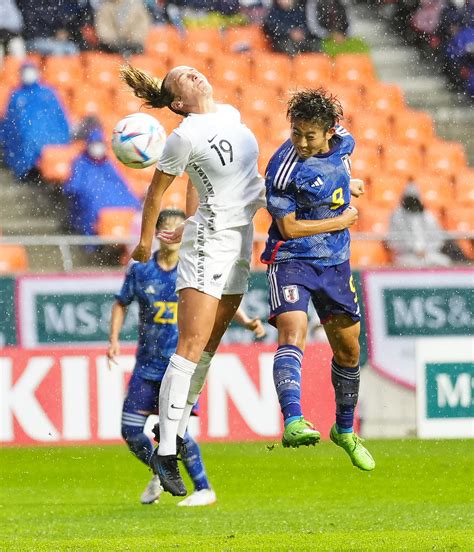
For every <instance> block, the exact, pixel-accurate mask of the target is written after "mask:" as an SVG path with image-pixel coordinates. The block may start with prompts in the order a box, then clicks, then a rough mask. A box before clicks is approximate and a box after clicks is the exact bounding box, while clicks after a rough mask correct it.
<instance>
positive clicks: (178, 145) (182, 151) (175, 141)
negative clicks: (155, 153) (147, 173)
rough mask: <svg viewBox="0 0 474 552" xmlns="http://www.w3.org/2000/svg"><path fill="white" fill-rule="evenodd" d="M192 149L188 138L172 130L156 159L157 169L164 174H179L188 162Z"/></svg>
mask: <svg viewBox="0 0 474 552" xmlns="http://www.w3.org/2000/svg"><path fill="white" fill-rule="evenodd" d="M192 149H193V146H192V143H191V140H190V139H189V138H187V137H186V136H183V135H182V134H178V133H177V132H176V131H174V132H172V133H171V134H170V135H169V136H168V138H167V140H166V144H165V149H164V150H163V153H162V154H161V157H160V159H159V161H158V164H157V167H158V169H159V170H160V171H163V172H164V173H166V174H174V175H175V176H181V175H182V174H183V173H184V171H185V169H186V167H187V165H188V163H189V158H190V156H191V152H192Z"/></svg>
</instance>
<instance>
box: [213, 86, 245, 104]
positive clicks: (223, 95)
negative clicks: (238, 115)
mask: <svg viewBox="0 0 474 552" xmlns="http://www.w3.org/2000/svg"><path fill="white" fill-rule="evenodd" d="M212 90H213V95H214V99H215V100H216V101H217V102H219V103H230V104H232V105H234V106H237V105H239V102H240V97H239V90H238V88H237V86H235V85H233V84H230V85H227V84H226V83H225V82H224V83H222V82H221V83H219V84H213V85H212Z"/></svg>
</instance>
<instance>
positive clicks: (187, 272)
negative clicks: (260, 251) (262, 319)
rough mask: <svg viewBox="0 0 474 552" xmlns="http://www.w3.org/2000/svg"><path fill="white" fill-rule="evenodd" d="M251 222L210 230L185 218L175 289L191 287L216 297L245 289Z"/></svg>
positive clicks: (250, 251)
mask: <svg viewBox="0 0 474 552" xmlns="http://www.w3.org/2000/svg"><path fill="white" fill-rule="evenodd" d="M252 244H253V224H252V223H250V224H247V225H245V226H238V227H236V228H226V229H224V230H218V231H211V230H208V229H207V228H206V227H205V226H204V225H203V224H201V223H199V222H196V221H194V220H193V219H188V220H187V221H186V224H185V226H184V232H183V238H182V241H181V248H180V250H179V263H178V278H177V282H176V290H177V291H179V290H180V289H184V288H194V289H197V290H199V291H202V292H203V293H206V294H207V295H212V296H213V297H216V298H217V299H220V298H221V296H222V295H237V294H243V293H245V292H246V291H247V283H248V278H249V274H250V257H251V255H252Z"/></svg>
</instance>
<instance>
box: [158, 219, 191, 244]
mask: <svg viewBox="0 0 474 552" xmlns="http://www.w3.org/2000/svg"><path fill="white" fill-rule="evenodd" d="M183 232H184V222H183V223H182V224H179V225H178V226H177V227H176V228H175V229H174V230H161V231H160V232H158V233H157V234H156V237H157V238H158V239H159V240H161V241H162V242H164V243H180V242H181V238H182V236H183Z"/></svg>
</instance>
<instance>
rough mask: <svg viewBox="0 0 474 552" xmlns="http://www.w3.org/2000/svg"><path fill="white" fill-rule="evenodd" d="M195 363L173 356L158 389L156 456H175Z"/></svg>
mask: <svg viewBox="0 0 474 552" xmlns="http://www.w3.org/2000/svg"><path fill="white" fill-rule="evenodd" d="M195 368H196V363H195V362H191V361H190V360H187V359H186V358H184V357H182V356H179V355H177V354H174V355H172V356H171V358H170V362H169V364H168V367H167V368H166V372H165V375H164V377H163V381H162V382H161V388H160V402H159V406H160V412H159V414H160V444H159V446H158V454H159V455H160V456H168V455H169V454H176V435H177V433H178V425H179V421H180V420H181V416H182V415H183V411H184V407H185V405H186V398H187V396H188V391H189V384H190V381H191V376H192V375H193V372H194V370H195Z"/></svg>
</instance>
